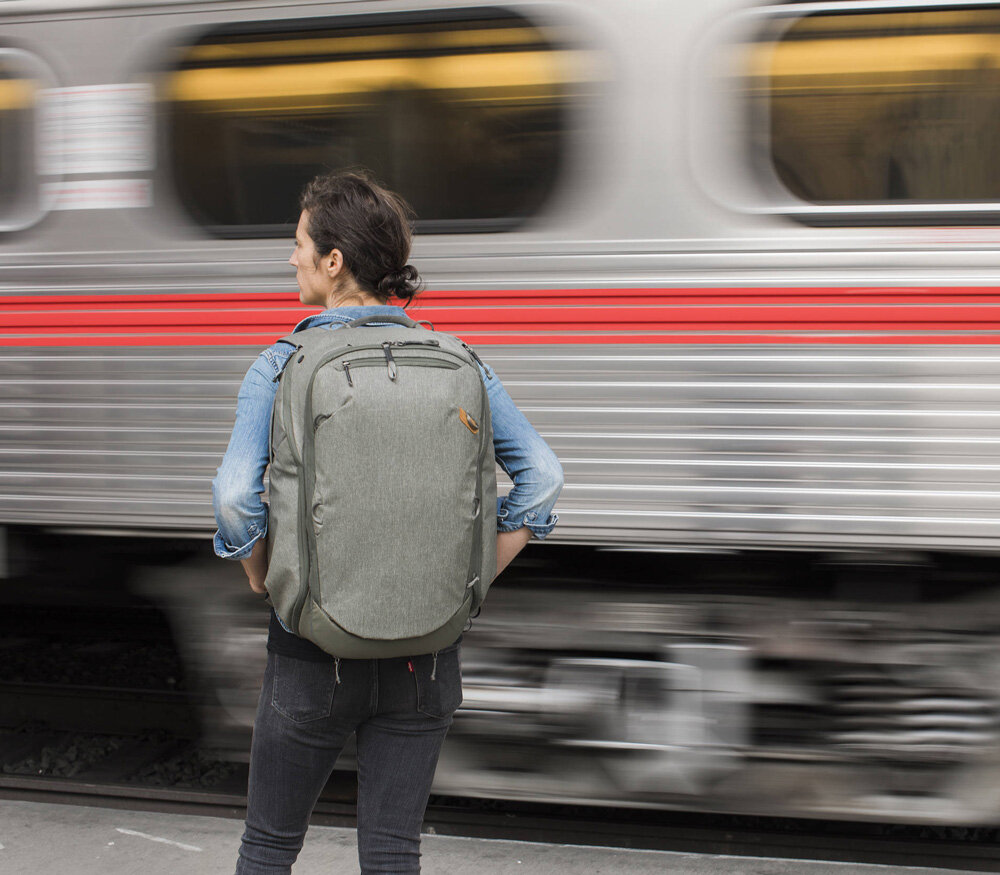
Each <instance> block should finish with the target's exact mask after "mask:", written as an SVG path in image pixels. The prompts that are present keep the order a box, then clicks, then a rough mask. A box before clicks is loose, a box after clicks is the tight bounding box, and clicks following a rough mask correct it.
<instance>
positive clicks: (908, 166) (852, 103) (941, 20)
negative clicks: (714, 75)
mask: <svg viewBox="0 0 1000 875" xmlns="http://www.w3.org/2000/svg"><path fill="white" fill-rule="evenodd" d="M814 8H815V7H814ZM784 9H786V10H787V9H789V7H785V8H784ZM845 9H847V11H845ZM884 10H885V7H883V11H875V12H873V11H869V12H861V11H858V12H856V11H854V10H851V9H849V8H848V7H847V6H846V4H843V3H840V4H837V8H836V10H835V11H834V10H833V9H831V10H830V11H828V12H823V11H819V12H816V13H815V14H810V15H808V16H805V17H800V18H797V19H796V20H794V21H793V22H792V23H791V24H790V25H788V23H787V21H783V22H779V27H778V29H777V30H776V31H775V32H774V33H776V34H777V36H776V37H772V38H770V39H768V40H765V41H762V42H760V43H758V44H756V45H755V46H753V47H752V50H751V53H750V64H751V77H750V82H751V85H750V95H749V97H750V106H751V117H752V118H753V119H755V120H757V121H758V122H760V123H759V124H753V125H751V130H752V131H753V133H752V135H751V136H752V137H753V139H754V143H753V153H754V154H755V155H756V156H758V157H763V159H764V161H765V162H766V163H769V170H768V172H772V171H773V174H774V175H776V176H777V178H778V179H779V180H780V182H781V183H782V184H783V185H784V187H785V188H786V189H787V190H788V191H789V192H791V193H792V194H793V195H795V196H796V197H797V198H799V199H801V200H802V201H806V202H810V203H812V204H814V205H822V206H827V207H833V206H839V207H840V208H841V209H843V208H845V207H848V208H849V207H850V205H857V206H858V207H861V206H862V205H866V204H867V205H882V207H883V208H884V210H883V213H882V214H883V215H884V216H887V217H891V218H890V219H889V221H892V222H898V221H900V220H902V221H906V220H909V221H921V216H922V217H924V218H926V219H928V220H929V221H932V222H935V223H936V222H939V221H941V220H942V217H943V216H944V215H945V214H946V213H947V212H948V211H949V209H951V210H952V212H953V213H954V212H957V214H963V213H965V214H968V213H969V212H972V211H974V210H975V209H981V210H982V211H983V213H985V214H987V215H988V214H993V215H994V216H995V215H996V214H997V213H998V212H1000V162H998V161H997V159H996V155H997V154H998V150H1000V8H996V7H993V8H990V7H987V6H980V7H978V8H951V9H924V10H912V11H911V10H905V9H899V10H895V11H893V10H889V11H884ZM781 14H782V15H789V14H794V13H793V12H786V11H783V12H782V13H781ZM759 166H760V165H759ZM955 207H958V210H957V211H956V210H954V209H952V208H955ZM858 212H859V214H860V213H863V212H864V211H863V210H859V211H858ZM845 215H850V209H847V210H846V213H845ZM906 217H908V219H907V218H906Z"/></svg>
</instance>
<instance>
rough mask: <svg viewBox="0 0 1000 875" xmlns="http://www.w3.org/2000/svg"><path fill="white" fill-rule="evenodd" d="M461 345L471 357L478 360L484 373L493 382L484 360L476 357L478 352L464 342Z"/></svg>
mask: <svg viewBox="0 0 1000 875" xmlns="http://www.w3.org/2000/svg"><path fill="white" fill-rule="evenodd" d="M461 344H462V346H464V347H465V349H466V351H467V352H468V353H469V355H471V356H472V357H473V358H474V359H475V360H476V362H477V363H478V365H479V367H481V368H482V369H483V373H484V374H486V377H487V379H490V380H492V379H493V375H492V374H491V373H490V371H489V368H487V367H486V365H484V364H483V360H482V359H481V358H480V357H479V356H478V355H476V351H475V350H474V349H473V348H472V347H471V346H469V344H467V343H466V342H465V341H464V340H463V341H461Z"/></svg>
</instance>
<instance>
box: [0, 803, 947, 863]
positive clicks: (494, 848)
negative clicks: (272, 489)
mask: <svg viewBox="0 0 1000 875" xmlns="http://www.w3.org/2000/svg"><path fill="white" fill-rule="evenodd" d="M242 829H243V824H242V823H241V822H240V821H237V820H226V819H224V818H218V817H198V816H193V815H180V814H156V813H151V812H147V811H119V810H115V809H110V808H88V807H83V806H77V805H54V804H49V803H39V802H9V801H2V800H0V872H3V873H10V875H167V873H171V875H176V873H179V872H182V873H184V875H225V873H227V872H232V871H233V868H234V866H235V861H236V851H237V848H238V847H239V841H240V834H241V832H242ZM357 871H358V863H357V853H356V847H355V835H354V831H353V830H350V829H339V828H335V827H312V828H311V829H310V830H309V834H308V836H307V837H306V844H305V848H304V850H303V851H302V854H301V856H300V857H299V862H298V863H297V864H296V866H295V875H335V873H336V875H342V873H351V872H354V873H356V872H357ZM423 872H424V875H515V873H517V875H527V873H531V875H612V873H614V875H619V873H628V875H632V873H634V875H654V873H655V875H664V873H670V875H709V873H711V875H716V873H720V875H721V873H725V875H848V873H850V875H895V873H899V875H902V873H907V875H948V873H956V875H957V872H958V870H954V869H925V868H913V867H909V868H900V867H895V866H870V865H862V864H858V863H814V862H805V861H799V860H776V859H761V858H755V857H722V856H707V855H695V854H678V853H671V852H667V851H624V850H618V849H613V848H584V847H577V846H566V845H546V844H535V843H529V842H509V841H493V840H484V839H462V838H452V837H450V836H434V835H429V836H424V840H423Z"/></svg>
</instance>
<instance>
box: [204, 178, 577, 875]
mask: <svg viewBox="0 0 1000 875" xmlns="http://www.w3.org/2000/svg"><path fill="white" fill-rule="evenodd" d="M300 206H301V216H300V218H299V223H298V228H297V229H296V234H295V251H294V252H293V253H292V256H291V258H290V259H289V263H290V264H291V265H292V266H293V267H294V268H295V271H296V273H295V277H296V281H297V282H298V286H299V300H300V301H301V302H302V303H303V304H305V305H307V306H322V307H324V308H325V309H324V310H323V312H322V313H319V314H317V315H315V316H310V317H309V318H307V319H305V320H303V321H302V322H300V323H299V324H298V325H297V326H296V328H295V330H296V331H299V330H303V329H305V328H311V327H316V326H324V327H328V328H330V329H331V330H334V329H337V328H340V327H342V326H343V325H344V324H346V323H347V322H350V321H351V320H353V319H357V318H360V317H362V316H369V315H379V314H386V315H389V314H402V313H403V309H402V308H401V307H396V306H389V305H388V303H387V302H388V300H389V299H390V298H392V297H394V298H399V299H401V300H404V301H409V300H411V299H412V298H413V297H414V295H415V293H416V290H417V286H418V275H417V271H416V270H415V269H414V268H413V266H412V265H409V264H407V259H408V258H409V255H410V236H411V229H410V221H409V216H410V213H409V208H408V207H407V206H406V204H405V203H404V202H403V201H402V199H401V198H399V197H398V196H397V195H395V194H393V193H392V192H389V191H387V190H385V189H384V188H382V187H380V186H379V185H377V184H375V183H374V182H373V181H371V180H370V179H368V178H367V177H365V176H364V175H361V174H357V173H333V174H328V175H325V176H320V177H317V178H316V179H314V180H313V181H312V182H311V183H310V184H309V185H308V186H307V187H306V189H305V191H304V192H303V195H302V199H301V203H300ZM359 330H364V329H363V327H362V328H361V329H359ZM292 349H293V348H292V347H291V346H289V345H288V344H286V343H281V342H279V343H276V344H275V345H273V346H271V347H270V348H268V349H266V350H264V352H262V353H261V354H260V356H258V358H257V360H256V361H255V362H254V363H253V365H252V366H251V367H250V370H249V371H248V372H247V375H246V377H245V379H244V380H243V385H242V386H241V388H240V392H239V396H238V399H237V404H236V423H235V426H234V427H233V434H232V437H231V438H230V441H229V448H228V449H227V450H226V455H225V457H224V458H223V460H222V464H221V465H220V467H219V470H218V474H217V476H216V478H215V480H214V481H213V484H212V486H213V497H214V503H215V515H216V521H217V522H218V526H219V530H218V532H217V533H216V535H215V552H216V555H218V556H220V557H222V558H223V559H238V560H240V561H241V562H242V564H243V568H244V570H245V571H246V574H247V577H248V578H249V581H250V587H251V588H252V589H253V590H254V592H258V593H264V592H265V588H264V578H265V577H266V574H267V557H266V552H265V536H266V534H267V507H266V506H265V505H264V503H263V501H262V500H261V497H260V493H261V492H262V491H263V477H264V470H265V468H266V466H267V462H268V457H269V447H268V436H269V423H270V416H271V407H272V404H273V401H274V396H275V393H276V383H275V380H276V378H277V377H278V375H279V374H280V373H281V371H282V368H283V367H284V366H285V363H286V362H287V361H288V358H289V357H290V355H291V353H292ZM480 371H481V376H482V378H483V381H484V383H485V385H486V388H487V394H488V397H489V402H490V414H491V419H492V423H493V431H494V450H495V453H496V458H497V461H498V462H499V463H500V465H501V466H502V467H503V469H504V470H505V471H506V472H507V474H508V475H509V476H510V477H511V479H512V481H513V483H514V488H513V489H512V490H511V492H510V494H509V495H507V496H506V497H503V498H500V499H498V502H497V529H498V531H497V573H498V574H499V573H500V571H502V570H503V568H504V567H506V565H507V564H508V563H509V562H510V561H511V560H512V559H513V558H514V556H516V555H517V553H518V552H519V551H520V550H521V549H522V548H523V547H524V545H525V544H526V543H527V542H528V541H529V540H530V539H531V538H532V537H536V538H544V537H545V536H546V535H547V534H548V533H549V532H550V531H552V528H553V526H554V525H555V523H556V519H557V518H556V516H555V515H554V514H552V508H553V506H554V504H555V501H556V498H557V496H558V494H559V491H560V489H561V488H562V469H561V467H560V465H559V462H558V460H557V459H556V457H555V455H554V454H553V452H552V450H551V449H550V448H549V447H548V445H547V444H546V443H545V441H543V440H542V438H541V437H539V435H538V433H537V432H536V431H535V430H534V428H532V426H531V424H530V423H529V422H528V421H527V420H526V419H525V418H524V415H523V414H522V413H521V412H520V411H519V410H518V409H517V407H516V406H515V405H514V403H513V401H511V399H510V396H509V395H508V394H507V392H506V390H505V389H504V388H503V385H502V384H501V382H500V380H499V378H498V377H497V376H496V374H495V373H494V372H493V370H492V369H491V368H490V367H489V366H488V365H484V366H482V367H480ZM391 451H392V448H389V447H387V448H386V452H391ZM401 524H404V525H405V521H403V522H402V523H401ZM390 536H391V532H387V531H380V530H379V523H378V521H373V522H372V538H373V539H378V538H381V537H390ZM459 646H460V645H459V642H455V644H454V645H452V646H451V647H449V648H446V649H445V650H442V651H439V652H438V654H437V655H436V658H435V665H434V666H433V668H432V667H431V666H430V665H429V660H430V659H431V656H430V655H429V654H428V655H414V656H413V657H412V658H406V657H401V658H398V659H377V660H351V659H339V660H337V661H336V662H335V660H334V657H333V656H331V655H330V654H327V653H325V652H324V651H322V650H320V649H319V648H318V647H316V646H315V645H314V644H312V643H311V642H310V641H307V640H305V639H303V638H300V637H298V636H296V635H294V634H292V633H291V632H290V631H288V630H287V629H286V628H284V626H283V625H282V623H281V621H280V620H279V619H278V617H277V615H276V614H275V613H274V611H273V610H272V612H271V622H270V630H269V634H268V643H267V649H268V662H267V670H266V672H265V675H264V684H263V688H262V690H261V696H260V702H259V705H258V709H257V717H256V720H255V722H254V732H253V743H252V747H251V755H250V785H249V794H248V796H249V802H248V806H247V821H246V831H245V832H244V835H243V842H242V845H241V847H240V853H239V861H238V863H237V868H236V872H237V875H258V873H260V875H263V873H279V872H284V873H287V872H290V871H291V867H292V864H293V863H294V861H295V859H296V857H297V856H298V853H299V850H300V849H301V847H302V842H303V839H304V837H305V832H306V827H307V826H308V822H309V816H310V814H311V813H312V809H313V806H314V805H315V803H316V799H317V798H318V796H319V794H320V792H321V790H322V789H323V786H324V785H325V783H326V781H327V778H328V777H329V775H330V772H331V771H332V770H333V766H334V763H335V762H336V759H337V756H338V755H339V753H340V751H341V749H342V748H343V746H344V743H345V742H346V741H347V739H348V737H349V736H350V735H351V734H352V733H354V734H355V735H356V740H357V751H358V857H359V859H360V862H361V871H362V873H363V875H369V873H389V872H391V873H415V872H419V871H420V826H421V824H422V822H423V815H424V810H425V808H426V806H427V797H428V795H429V793H430V786H431V781H432V780H433V777H434V769H435V767H436V765H437V759H438V754H439V752H440V750H441V744H442V742H443V741H444V737H445V734H446V733H447V731H448V727H449V726H450V725H451V720H452V715H453V714H454V712H455V710H456V709H457V708H458V706H459V705H460V704H461V701H462V692H461V669H460V656H459ZM431 673H433V679H434V682H433V684H431V683H428V678H429V677H430V675H431Z"/></svg>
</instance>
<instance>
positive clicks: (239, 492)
mask: <svg viewBox="0 0 1000 875" xmlns="http://www.w3.org/2000/svg"><path fill="white" fill-rule="evenodd" d="M290 352H291V347H287V352H286V353H285V354H283V355H282V354H281V353H280V352H279V353H277V354H276V352H275V348H274V347H272V348H271V349H268V350H265V351H264V352H263V353H261V354H260V356H258V358H257V359H256V361H254V363H253V364H252V365H251V366H250V370H248V371H247V373H246V376H245V377H244V378H243V383H242V385H241V386H240V391H239V395H238V396H237V399H236V422H235V424H234V425H233V433H232V435H231V437H230V438H229V447H228V448H227V449H226V454H225V456H223V458H222V464H221V465H219V468H218V471H217V472H216V475H215V479H214V480H213V481H212V505H213V507H214V509H215V522H216V524H217V525H218V527H219V528H218V531H217V532H216V533H215V537H214V539H213V547H214V549H215V555H216V556H219V557H221V558H222V559H243V558H245V557H246V556H249V555H250V551H251V550H253V546H254V544H256V543H257V541H259V540H260V539H261V538H263V537H264V536H265V535H266V534H267V507H266V506H265V504H264V501H263V499H262V498H261V493H262V492H263V491H264V471H265V469H266V468H267V463H268V455H269V449H270V448H269V441H270V427H271V408H272V406H273V405H274V396H275V394H276V393H277V391H278V386H277V383H275V377H277V375H278V374H279V373H280V372H281V368H282V367H283V366H284V364H285V362H286V361H287V360H288V353H290Z"/></svg>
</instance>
